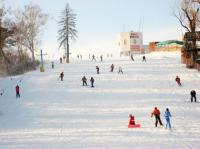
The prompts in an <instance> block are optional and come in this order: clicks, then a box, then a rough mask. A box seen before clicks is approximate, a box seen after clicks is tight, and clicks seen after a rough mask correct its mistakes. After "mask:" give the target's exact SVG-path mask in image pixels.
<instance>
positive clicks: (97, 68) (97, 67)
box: [96, 66, 99, 74]
mask: <svg viewBox="0 0 200 149" xmlns="http://www.w3.org/2000/svg"><path fill="white" fill-rule="evenodd" d="M96 70H97V74H99V66H96Z"/></svg>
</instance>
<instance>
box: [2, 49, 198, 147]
mask: <svg viewBox="0 0 200 149" xmlns="http://www.w3.org/2000/svg"><path fill="white" fill-rule="evenodd" d="M134 58H135V61H131V60H130V58H129V57H127V58H125V57H123V58H119V59H106V58H105V57H104V61H103V62H100V61H99V60H97V61H96V62H92V61H91V60H77V59H74V60H73V61H72V63H70V64H59V63H58V62H56V63H55V68H54V69H51V63H50V62H49V63H46V64H45V72H43V73H41V72H39V70H36V71H34V72H29V73H26V74H24V75H20V76H13V77H7V78H0V91H1V92H2V91H3V90H4V93H3V95H2V96H0V149H199V148H200V104H199V102H197V103H191V102H190V91H191V90H192V89H194V90H196V92H197V99H198V100H200V84H199V82H200V73H199V72H198V71H197V70H194V69H186V68H185V65H183V64H181V62H180V53H177V52H175V53H174V52H172V53H170V52H159V53H152V54H146V58H147V62H142V55H137V56H134ZM112 63H113V64H114V65H115V70H114V72H113V73H111V72H110V65H111V64H112ZM97 65H98V66H99V67H100V74H96V69H95V67H96V66H97ZM119 66H121V67H122V69H123V71H124V74H118V73H117V71H118V67H119ZM62 71H63V72H64V81H60V80H59V78H58V77H59V74H60V72H62ZM84 75H85V76H86V77H87V79H88V84H89V86H82V82H81V78H82V77H83V76H84ZM177 75H178V76H179V77H180V78H181V82H182V84H183V86H182V87H179V86H178V85H177V84H176V82H175V81H174V79H175V77H176V76H177ZM91 76H92V77H94V79H95V84H94V86H95V87H94V88H91V87H90V82H89V80H90V77H91ZM17 84H19V86H20V88H21V98H20V99H19V98H18V99H16V98H15V86H16V85H17ZM155 106H157V107H158V108H159V109H160V111H161V120H162V122H163V123H164V124H165V119H164V111H165V109H166V108H169V110H170V112H171V114H172V118H171V124H172V129H171V130H169V129H165V127H162V126H159V127H158V128H156V127H155V124H154V123H155V118H154V117H151V112H152V111H153V109H154V107H155ZM130 113H132V114H133V115H134V116H135V120H136V123H138V124H141V128H131V129H130V128H128V127H127V125H128V121H129V114H130Z"/></svg>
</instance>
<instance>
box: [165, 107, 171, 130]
mask: <svg viewBox="0 0 200 149" xmlns="http://www.w3.org/2000/svg"><path fill="white" fill-rule="evenodd" d="M170 117H171V113H170V112H169V109H168V108H166V111H165V119H166V128H167V126H169V129H171V123H170Z"/></svg>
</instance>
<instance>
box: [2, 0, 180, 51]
mask: <svg viewBox="0 0 200 149" xmlns="http://www.w3.org/2000/svg"><path fill="white" fill-rule="evenodd" d="M30 1H32V3H34V4H38V5H39V6H40V7H41V8H42V9H43V11H44V12H45V13H48V14H50V16H51V19H50V20H49V21H48V23H47V25H46V27H45V30H44V31H43V35H42V45H41V48H43V49H45V50H47V51H49V53H55V51H56V50H57V47H58V43H57V36H58V35H57V30H58V28H57V21H58V20H59V17H58V16H59V15H60V12H61V11H62V10H63V9H64V7H65V4H66V3H67V2H68V3H69V4H70V6H71V8H72V9H74V12H75V13H76V14H77V30H78V39H77V41H76V42H72V43H71V51H72V53H74V54H75V53H77V52H80V51H88V50H91V51H92V52H95V51H98V52H99V51H105V50H106V51H114V50H117V49H116V48H117V35H118V33H119V32H122V31H131V30H133V31H142V32H143V41H144V44H148V43H149V42H150V41H163V40H169V39H181V35H182V30H181V27H180V25H179V23H178V21H177V20H176V19H175V18H174V17H173V15H172V11H173V8H174V7H175V5H176V4H177V3H179V0H4V3H5V6H6V7H8V6H11V7H12V8H18V7H23V6H24V5H25V4H28V3H29V2H30ZM60 52H61V51H60Z"/></svg>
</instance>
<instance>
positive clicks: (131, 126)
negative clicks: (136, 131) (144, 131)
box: [128, 124, 140, 128]
mask: <svg viewBox="0 0 200 149" xmlns="http://www.w3.org/2000/svg"><path fill="white" fill-rule="evenodd" d="M128 128H140V124H135V125H132V124H129V125H128Z"/></svg>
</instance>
